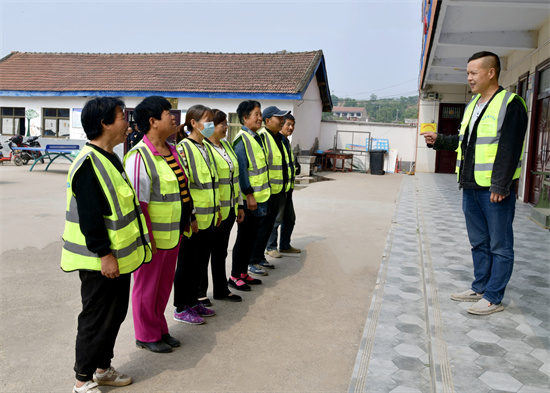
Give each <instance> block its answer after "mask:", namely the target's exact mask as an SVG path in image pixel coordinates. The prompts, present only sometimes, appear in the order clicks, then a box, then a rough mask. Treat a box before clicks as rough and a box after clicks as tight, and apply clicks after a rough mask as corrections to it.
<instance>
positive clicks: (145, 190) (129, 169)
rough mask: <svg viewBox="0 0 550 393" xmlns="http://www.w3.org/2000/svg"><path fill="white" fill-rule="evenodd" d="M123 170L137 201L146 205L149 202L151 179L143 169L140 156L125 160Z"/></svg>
mask: <svg viewBox="0 0 550 393" xmlns="http://www.w3.org/2000/svg"><path fill="white" fill-rule="evenodd" d="M124 169H125V170H126V174H127V175H128V179H129V180H130V183H131V184H132V185H133V186H134V189H135V190H136V193H137V197H138V200H139V201H140V202H144V203H147V204H148V203H149V201H150V200H151V179H150V178H149V175H148V173H147V170H146V169H145V164H144V162H143V159H142V158H141V154H139V153H136V154H134V155H133V156H132V157H130V158H129V159H127V160H126V164H125V168H124Z"/></svg>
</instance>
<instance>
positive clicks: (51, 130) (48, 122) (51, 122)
mask: <svg viewBox="0 0 550 393" xmlns="http://www.w3.org/2000/svg"><path fill="white" fill-rule="evenodd" d="M44 136H57V119H44Z"/></svg>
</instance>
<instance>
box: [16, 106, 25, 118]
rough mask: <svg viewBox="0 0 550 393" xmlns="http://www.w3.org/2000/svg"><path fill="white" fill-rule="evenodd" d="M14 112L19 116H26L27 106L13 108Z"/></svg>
mask: <svg viewBox="0 0 550 393" xmlns="http://www.w3.org/2000/svg"><path fill="white" fill-rule="evenodd" d="M13 112H14V115H15V116H17V117H25V108H13Z"/></svg>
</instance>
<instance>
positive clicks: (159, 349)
mask: <svg viewBox="0 0 550 393" xmlns="http://www.w3.org/2000/svg"><path fill="white" fill-rule="evenodd" d="M136 347H138V348H144V349H147V350H148V351H151V352H156V353H168V352H172V347H171V346H170V345H168V344H166V343H165V342H163V341H162V340H161V341H156V342H154V343H146V342H143V341H139V340H136Z"/></svg>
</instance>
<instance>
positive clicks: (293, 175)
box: [283, 137, 300, 189]
mask: <svg viewBox="0 0 550 393" xmlns="http://www.w3.org/2000/svg"><path fill="white" fill-rule="evenodd" d="M285 138H286V137H285ZM287 141H288V147H289V149H288V150H290V161H289V162H288V168H289V170H290V174H291V175H292V179H290V178H289V183H290V188H291V189H294V185H295V183H296V165H300V164H296V161H295V160H294V152H293V151H292V145H291V144H290V140H289V139H288V138H287ZM283 146H284V147H285V150H286V146H285V145H284V143H283ZM291 163H292V165H293V166H294V173H292V169H291V168H290V164H291Z"/></svg>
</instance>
